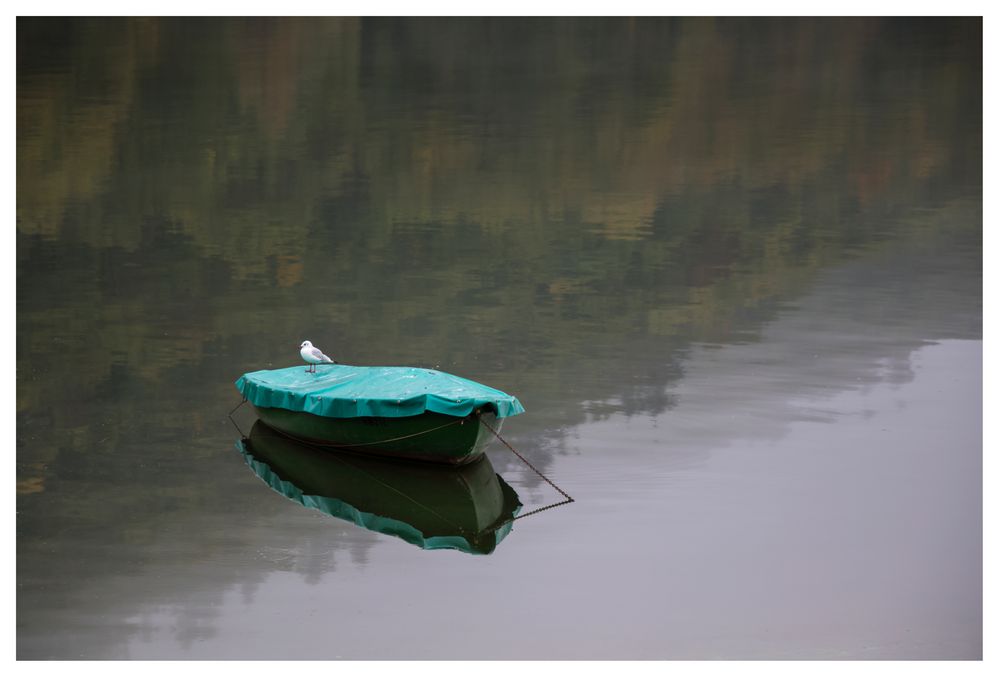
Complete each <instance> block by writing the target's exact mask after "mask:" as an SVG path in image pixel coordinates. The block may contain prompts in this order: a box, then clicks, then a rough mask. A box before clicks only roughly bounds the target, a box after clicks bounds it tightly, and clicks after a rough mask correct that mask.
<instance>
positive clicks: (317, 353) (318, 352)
mask: <svg viewBox="0 0 999 677" xmlns="http://www.w3.org/2000/svg"><path fill="white" fill-rule="evenodd" d="M311 353H312V356H313V357H314V358H316V359H317V360H320V361H322V362H332V361H333V360H331V359H330V358H329V357H327V356H326V355H323V351H321V350H320V349H319V348H315V347H313V348H312V350H311Z"/></svg>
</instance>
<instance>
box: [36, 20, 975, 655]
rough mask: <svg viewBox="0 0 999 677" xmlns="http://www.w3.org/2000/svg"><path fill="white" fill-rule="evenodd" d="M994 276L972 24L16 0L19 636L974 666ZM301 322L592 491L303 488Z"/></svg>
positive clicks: (148, 648)
mask: <svg viewBox="0 0 999 677" xmlns="http://www.w3.org/2000/svg"><path fill="white" fill-rule="evenodd" d="M981 285H982V23H981V20H979V19H962V20H919V21H911V20H875V19H867V20H847V19H836V20H828V19H827V20H806V21H800V20H763V19H755V20H724V21H722V20H705V19H688V20H651V19H640V20H616V19H615V20H578V21H577V20H513V19H504V20H429V19H423V20H387V19H385V20H359V19H343V20H337V19H329V20H321V19H308V20H287V21H285V20H238V19H228V20H207V19H201V20H180V19H173V20H156V19H141V20H125V19H115V20H59V19H43V20H38V19H34V20H25V19H21V20H18V23H17V431H16V437H17V511H18V512H17V656H18V658H21V659H83V658H88V659H90V658H98V659H115V658H130V659H188V658H191V659H195V658H206V659H214V658H225V659H256V658H283V659H294V658H318V659H335V658H343V659H378V658H383V659H394V658H407V659H424V658H433V659H513V658H524V659H549V658H551V659H597V658H617V659H681V658H682V659H714V658H726V659H727V658H742V659H755V658H769V659H783V658H805V659H868V658H897V659H923V658H934V659H944V658H946V659H976V658H981V656H982V390H981V388H982V286H981ZM304 339H310V340H312V341H313V342H314V343H315V344H316V345H318V346H320V347H322V348H323V349H324V350H325V351H326V352H328V353H329V354H331V355H333V356H334V357H336V358H337V359H338V360H339V361H341V362H345V363H349V364H359V365H375V364H391V365H412V366H424V367H439V368H440V369H442V370H444V371H448V372H451V373H455V374H458V375H461V376H465V377H468V378H472V379H475V380H478V381H481V382H484V383H487V384H490V385H492V386H494V387H497V388H500V389H502V390H505V391H507V392H510V393H512V394H515V395H517V396H518V397H519V399H520V400H521V402H522V403H523V404H524V406H525V407H526V409H527V412H526V414H524V415H522V416H518V417H516V418H512V419H509V421H508V422H507V423H506V426H505V428H504V434H505V436H506V437H507V439H508V440H509V441H510V442H511V444H513V445H514V446H515V447H516V448H517V449H518V450H519V451H520V452H521V453H522V454H523V455H524V456H525V457H526V458H528V459H529V460H530V461H531V462H532V463H534V464H535V465H536V466H537V467H538V468H539V469H541V470H542V471H543V472H544V473H546V474H547V475H548V476H549V477H550V478H551V479H552V480H553V481H554V482H556V483H557V484H558V485H559V486H561V487H562V488H564V489H565V490H566V491H567V492H568V493H569V494H571V495H572V496H573V498H575V499H576V502H575V503H573V504H571V505H567V506H563V507H558V508H555V509H553V510H548V511H545V512H542V513H539V514H536V515H532V516H529V517H526V518H524V519H522V520H517V521H515V522H514V523H513V525H512V529H511V530H510V532H509V533H508V534H507V535H506V537H505V538H504V539H503V540H502V541H501V542H500V543H499V544H498V546H496V547H495V550H494V551H493V552H491V553H490V554H486V555H475V554H469V553H465V552H460V551H456V550H424V549H421V548H419V547H416V546H414V545H411V544H410V543H407V542H406V541H404V540H403V539H401V538H397V537H394V536H391V535H385V534H381V533H377V532H374V531H369V530H366V529H363V528H361V527H358V526H356V525H354V524H353V523H351V522H348V521H345V520H342V519H337V518H334V517H331V516H329V515H327V514H324V513H322V512H321V511H319V510H315V509H308V508H306V507H303V506H302V505H300V504H299V503H296V502H294V501H292V500H289V499H288V498H287V497H286V496H284V495H281V494H279V493H278V492H277V491H275V490H274V489H272V488H271V487H270V486H268V485H267V484H265V483H264V482H262V481H261V478H260V477H258V473H255V472H254V470H253V469H251V467H250V465H248V463H247V460H246V459H245V458H244V457H243V455H241V454H240V452H239V451H238V450H237V447H236V443H237V442H238V441H239V438H240V433H239V432H237V430H236V428H235V427H234V426H233V425H232V424H231V423H230V422H229V420H228V418H227V413H228V412H229V410H230V409H232V407H234V406H235V405H236V404H238V403H239V401H240V398H239V395H238V393H237V392H236V390H235V388H234V386H233V382H234V381H235V380H236V378H238V377H239V376H240V375H241V374H242V373H244V372H246V371H252V370H256V369H263V368H271V367H284V366H292V365H296V364H298V363H299V362H300V360H299V357H298V345H299V344H300V343H301V341H302V340H304ZM235 418H236V419H237V422H238V423H239V424H240V426H242V427H243V428H244V431H245V430H248V429H249V426H250V425H251V424H252V422H253V416H252V413H251V412H249V411H248V409H247V408H243V409H241V410H240V411H238V412H237V413H236V415H235ZM488 458H489V462H490V463H491V464H492V467H493V468H494V470H495V472H496V473H498V474H499V476H500V477H501V478H502V482H503V483H504V484H505V485H507V486H508V487H509V488H510V489H512V490H513V491H514V492H515V493H516V495H517V497H518V499H519V501H520V502H521V503H522V504H523V508H522V509H521V510H522V512H526V511H528V510H531V509H534V508H536V507H540V506H543V505H545V504H548V503H552V502H555V501H557V500H559V498H560V497H559V496H558V495H557V494H555V492H554V491H553V490H552V489H551V488H550V487H549V486H548V485H547V484H545V483H544V482H543V481H541V480H540V479H539V478H538V477H537V476H536V475H534V474H533V473H532V472H531V471H530V470H529V469H527V468H526V467H525V466H524V464H522V463H521V462H520V461H519V460H518V459H517V458H516V457H514V456H513V455H512V454H511V453H510V452H509V451H507V450H506V449H505V448H504V447H502V446H501V445H499V444H494V445H493V446H492V447H491V448H490V450H489V453H488Z"/></svg>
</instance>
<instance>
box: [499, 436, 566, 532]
mask: <svg viewBox="0 0 999 677" xmlns="http://www.w3.org/2000/svg"><path fill="white" fill-rule="evenodd" d="M479 421H480V422H481V423H482V425H484V426H486V427H487V428H489V431H490V432H491V433H492V434H493V435H495V436H496V439H498V440H499V441H500V442H502V443H503V446H505V447H506V448H507V449H509V450H510V451H512V452H513V453H514V455H516V457H517V458H519V459H520V460H521V461H523V462H524V465H526V466H527V467H528V468H530V469H531V470H533V471H534V472H535V473H536V474H537V476H538V477H540V478H541V479H543V480H544V481H545V482H547V483H548V484H549V485H550V486H551V488H552V489H554V490H555V491H557V492H558V493H560V494H562V495H563V496H564V497H565V500H564V501H559V502H558V503H552V504H551V505H546V506H544V507H543V508H538V509H537V510H531V511H530V512H525V513H524V514H523V515H517V517H515V518H514V519H522V518H524V517H527V516H528V515H533V514H535V513H539V512H542V511H543V510H550V509H552V508H555V507H558V506H560V505H565V504H567V503H575V502H576V501H575V499H574V498H573V497H572V496H570V495H569V494H567V493H565V492H564V491H562V489H561V488H560V487H559V486H558V485H557V484H555V483H554V482H552V481H551V480H550V479H548V477H546V476H545V474H544V473H543V472H541V471H540V470H538V469H537V468H535V467H534V466H533V465H532V464H531V462H530V461H528V460H527V459H526V458H524V457H523V456H522V455H521V454H520V452H519V451H517V450H516V449H514V448H513V447H512V446H511V445H510V443H509V442H507V441H506V440H505V439H503V436H502V435H500V434H499V433H498V432H496V430H495V429H494V428H493V427H492V426H491V425H489V424H488V423H486V421H485V419H483V418H481V417H480V418H479Z"/></svg>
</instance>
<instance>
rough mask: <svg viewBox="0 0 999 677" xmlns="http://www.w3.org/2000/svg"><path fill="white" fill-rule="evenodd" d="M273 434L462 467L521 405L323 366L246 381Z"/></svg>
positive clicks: (428, 373) (423, 377)
mask: <svg viewBox="0 0 999 677" xmlns="http://www.w3.org/2000/svg"><path fill="white" fill-rule="evenodd" d="M236 388H237V389H238V390H239V392H240V393H242V395H243V397H244V398H245V399H246V400H247V401H248V402H250V403H251V404H252V405H253V407H254V408H255V409H256V411H257V416H258V417H259V418H260V420H261V421H263V422H264V423H266V424H267V425H268V426H270V427H271V428H273V429H274V430H277V431H279V432H281V433H283V434H284V435H286V436H288V437H290V438H292V439H295V440H299V441H302V442H307V443H309V444H312V445H317V446H325V447H327V448H330V449H343V450H350V451H355V452H365V453H372V454H378V455H387V456H396V457H402V458H408V459H415V460H422V461H431V462H435V463H445V464H450V465H461V464H464V463H469V462H471V461H474V460H475V459H477V458H478V457H479V456H481V455H482V453H483V451H484V450H485V448H486V445H487V444H488V443H489V442H490V441H491V440H492V438H493V437H494V435H493V431H495V432H496V433H498V432H499V430H500V427H501V425H502V420H503V419H504V418H506V417H508V416H515V415H517V414H520V413H523V411H524V407H523V406H522V405H521V404H520V402H519V401H518V400H517V398H516V397H514V396H512V395H508V394H506V393H504V392H502V391H500V390H496V389H495V388H490V387H489V386H486V385H483V384H481V383H476V382H475V381H470V380H468V379H465V378H461V377H460V376H454V375H452V374H447V373H445V372H442V371H437V370H435V369H421V368H416V367H357V366H351V365H345V364H321V365H316V371H315V373H312V372H311V371H310V370H307V369H303V368H302V367H287V368H284V369H271V370H262V371H254V372H250V373H247V374H243V376H241V377H240V378H239V380H237V381H236Z"/></svg>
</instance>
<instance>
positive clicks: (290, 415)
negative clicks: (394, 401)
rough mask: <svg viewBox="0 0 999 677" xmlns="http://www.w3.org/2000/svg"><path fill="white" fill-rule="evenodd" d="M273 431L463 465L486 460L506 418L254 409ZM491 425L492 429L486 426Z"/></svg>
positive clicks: (340, 446) (488, 414)
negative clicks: (484, 456)
mask: <svg viewBox="0 0 999 677" xmlns="http://www.w3.org/2000/svg"><path fill="white" fill-rule="evenodd" d="M254 408H255V409H256V411H257V416H258V417H259V418H260V420H261V421H263V422H264V423H265V424H267V425H268V426H269V427H271V428H273V429H274V430H277V431H278V432H281V433H283V434H284V435H286V436H288V437H290V438H292V439H294V440H299V441H302V442H307V443H309V444H312V445H315V446H320V447H326V448H329V449H333V450H345V451H352V452H357V453H365V454H374V455H379V456H393V457H397V458H406V459H413V460H419V461H429V462H433V463H444V464H448V465H463V464H466V463H470V462H472V461H474V460H476V459H478V458H479V457H481V456H482V454H483V452H484V451H485V449H486V446H487V445H488V444H489V442H490V441H491V440H492V439H493V437H494V435H493V433H492V431H490V429H489V427H491V428H492V429H493V430H495V431H496V432H499V429H500V426H501V425H502V419H497V418H496V417H495V416H494V415H493V414H492V413H491V412H488V411H481V410H480V411H475V412H472V413H471V414H470V415H468V416H465V417H460V418H459V417H456V416H448V415H446V414H438V413H435V412H430V411H427V412H424V413H422V414H419V415H417V416H401V417H373V416H359V417H354V418H329V417H325V416H316V415H315V414H309V413H305V412H301V411H290V410H288V409H279V408H275V407H254ZM487 424H488V426H489V427H487Z"/></svg>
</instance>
